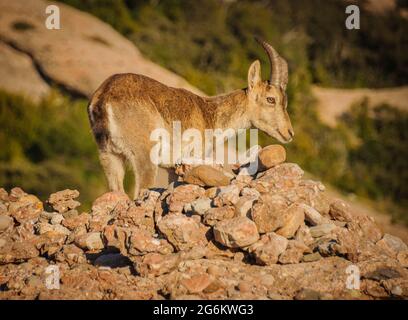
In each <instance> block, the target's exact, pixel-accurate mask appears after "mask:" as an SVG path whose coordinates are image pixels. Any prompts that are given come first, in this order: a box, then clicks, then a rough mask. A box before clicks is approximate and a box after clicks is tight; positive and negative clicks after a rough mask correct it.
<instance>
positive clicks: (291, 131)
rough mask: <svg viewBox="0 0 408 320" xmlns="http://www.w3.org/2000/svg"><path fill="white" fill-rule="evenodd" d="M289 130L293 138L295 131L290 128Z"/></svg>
mask: <svg viewBox="0 0 408 320" xmlns="http://www.w3.org/2000/svg"><path fill="white" fill-rule="evenodd" d="M288 132H289V135H290V136H291V137H292V138H293V136H294V135H295V133H294V132H293V130H292V129H289V130H288Z"/></svg>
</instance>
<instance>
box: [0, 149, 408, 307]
mask: <svg viewBox="0 0 408 320" xmlns="http://www.w3.org/2000/svg"><path fill="white" fill-rule="evenodd" d="M279 150H280V147H278V148H274V147H270V148H265V149H264V150H262V151H261V153H260V156H259V158H260V159H261V160H262V165H261V166H260V171H259V172H257V173H256V174H254V175H253V176H248V175H245V174H243V172H245V170H246V167H245V166H242V167H240V168H236V171H235V174H234V175H233V176H231V175H229V174H226V173H224V172H223V171H222V168H215V167H214V168H213V167H211V168H206V167H202V168H198V167H194V168H192V167H188V166H184V167H183V168H178V169H177V170H176V172H177V173H178V174H179V175H180V180H183V181H184V179H185V178H187V180H188V181H189V183H186V182H185V181H184V182H177V183H174V184H172V185H170V186H169V188H167V189H166V190H158V191H157V190H146V192H145V193H144V195H143V197H141V199H138V200H137V201H131V200H130V199H129V198H128V196H127V195H126V194H123V193H120V192H109V193H106V194H104V195H102V196H101V197H99V198H98V199H96V200H95V201H94V203H93V205H92V209H91V210H90V212H82V213H81V212H80V211H78V207H79V206H80V203H79V202H78V201H76V198H77V197H78V196H79V193H78V191H76V190H64V191H60V192H57V193H54V194H52V195H51V196H50V197H49V199H48V201H47V203H46V205H44V204H43V203H42V202H41V201H40V200H39V199H38V198H37V197H35V196H33V195H29V194H27V193H25V192H24V191H23V190H21V189H20V188H14V189H12V190H11V191H10V192H9V193H8V192H6V191H5V190H4V189H0V299H15V298H19V299H37V298H38V299H78V298H79V299H197V298H201V299H373V298H406V297H408V270H407V268H408V248H407V245H406V244H405V243H404V242H403V241H402V240H400V239H399V238H397V237H394V236H392V235H389V234H385V235H384V234H383V233H382V232H381V230H380V229H379V228H378V227H377V226H376V224H375V223H374V221H373V219H372V218H369V217H368V216H364V215H355V214H353V213H352V212H350V209H349V207H348V206H347V204H345V203H344V202H342V201H339V200H334V201H333V200H331V199H329V198H328V197H327V196H326V195H325V192H324V190H325V187H324V186H323V185H322V184H321V183H319V182H315V181H311V180H306V179H304V178H303V171H302V170H301V168H299V166H298V165H296V164H292V163H283V161H284V160H285V157H284V156H282V154H280V155H276V154H271V155H268V152H274V153H276V152H284V150H283V151H282V150H280V151H279ZM44 208H46V209H47V210H48V211H45V210H44ZM50 266H53V268H52V270H54V272H55V270H57V271H58V272H57V274H52V273H50V268H49V267H50ZM55 276H57V278H56V279H57V283H56V284H57V287H58V288H57V287H50V285H49V283H50V281H49V279H54V278H52V277H55ZM50 277H51V278H50ZM54 284H55V283H54Z"/></svg>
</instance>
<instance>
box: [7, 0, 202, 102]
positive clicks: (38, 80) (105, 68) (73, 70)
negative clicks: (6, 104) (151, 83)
mask: <svg viewBox="0 0 408 320" xmlns="http://www.w3.org/2000/svg"><path fill="white" fill-rule="evenodd" d="M47 5H49V3H48V2H47V1H42V0H36V1H30V2H29V3H27V1H24V0H17V1H7V0H0V50H1V51H0V52H1V55H0V57H1V58H0V73H1V74H2V75H5V74H7V77H3V76H2V77H0V87H1V88H4V89H7V90H8V91H10V92H14V93H23V94H26V95H28V96H29V97H33V98H34V99H37V100H38V98H40V97H43V96H45V95H46V94H49V92H50V87H51V86H57V87H59V88H60V89H62V90H63V91H67V92H68V93H70V94H73V95H79V96H80V97H90V95H91V94H92V93H93V92H94V91H95V90H96V88H97V87H98V86H99V85H100V84H101V83H102V82H103V81H104V80H105V79H106V78H107V77H109V76H111V75H112V74H115V73H126V72H133V73H140V74H144V75H146V76H149V77H152V78H154V79H157V80H160V81H161V82H163V83H165V84H167V85H170V86H174V87H180V88H185V89H188V90H191V91H193V92H197V93H200V91H199V90H198V89H196V88H194V87H193V86H191V85H189V84H188V83H187V81H185V80H184V79H183V78H181V77H180V76H178V75H176V74H174V73H172V72H170V71H168V70H166V69H165V68H163V67H160V66H159V65H157V64H155V63H153V62H151V61H150V60H148V59H145V58H144V57H143V55H142V54H141V53H140V52H139V50H138V49H137V48H136V47H135V46H134V45H133V44H132V43H131V42H130V41H129V40H127V39H126V38H124V37H123V36H121V35H120V34H119V33H118V32H116V31H115V30H114V29H113V28H112V27H111V26H109V25H108V24H106V23H104V22H102V21H100V20H98V19H97V18H95V17H93V16H92V15H90V14H87V13H85V12H81V11H79V10H76V9H74V8H72V7H69V6H67V5H64V4H59V7H60V10H61V11H60V12H61V16H62V17H63V20H62V28H61V30H53V31H50V30H48V29H46V27H45V24H44V12H45V8H46V6H47Z"/></svg>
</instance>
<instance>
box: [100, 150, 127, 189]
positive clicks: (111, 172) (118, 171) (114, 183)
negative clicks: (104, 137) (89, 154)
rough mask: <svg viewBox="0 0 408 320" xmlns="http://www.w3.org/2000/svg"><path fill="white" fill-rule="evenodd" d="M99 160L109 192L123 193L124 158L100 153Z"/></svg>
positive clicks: (110, 153)
mask: <svg viewBox="0 0 408 320" xmlns="http://www.w3.org/2000/svg"><path fill="white" fill-rule="evenodd" d="M99 159H100V161H101V165H102V167H103V170H104V172H105V175H106V179H107V180H108V185H109V190H111V191H122V192H125V189H124V187H123V179H124V177H125V158H124V157H123V156H121V155H119V154H116V153H112V152H106V151H103V152H102V151H100V152H99Z"/></svg>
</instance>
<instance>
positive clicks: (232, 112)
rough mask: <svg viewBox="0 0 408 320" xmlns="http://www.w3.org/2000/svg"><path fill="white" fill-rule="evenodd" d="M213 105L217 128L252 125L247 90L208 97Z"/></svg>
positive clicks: (236, 127)
mask: <svg viewBox="0 0 408 320" xmlns="http://www.w3.org/2000/svg"><path fill="white" fill-rule="evenodd" d="M208 102H209V103H210V104H211V105H212V106H213V112H214V116H213V127H214V128H215V129H218V128H219V129H227V128H232V129H235V130H236V129H247V128H249V127H250V126H251V123H250V120H249V118H248V112H247V96H246V90H244V89H243V90H235V91H233V92H231V93H228V94H224V95H219V96H215V97H211V98H208Z"/></svg>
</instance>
